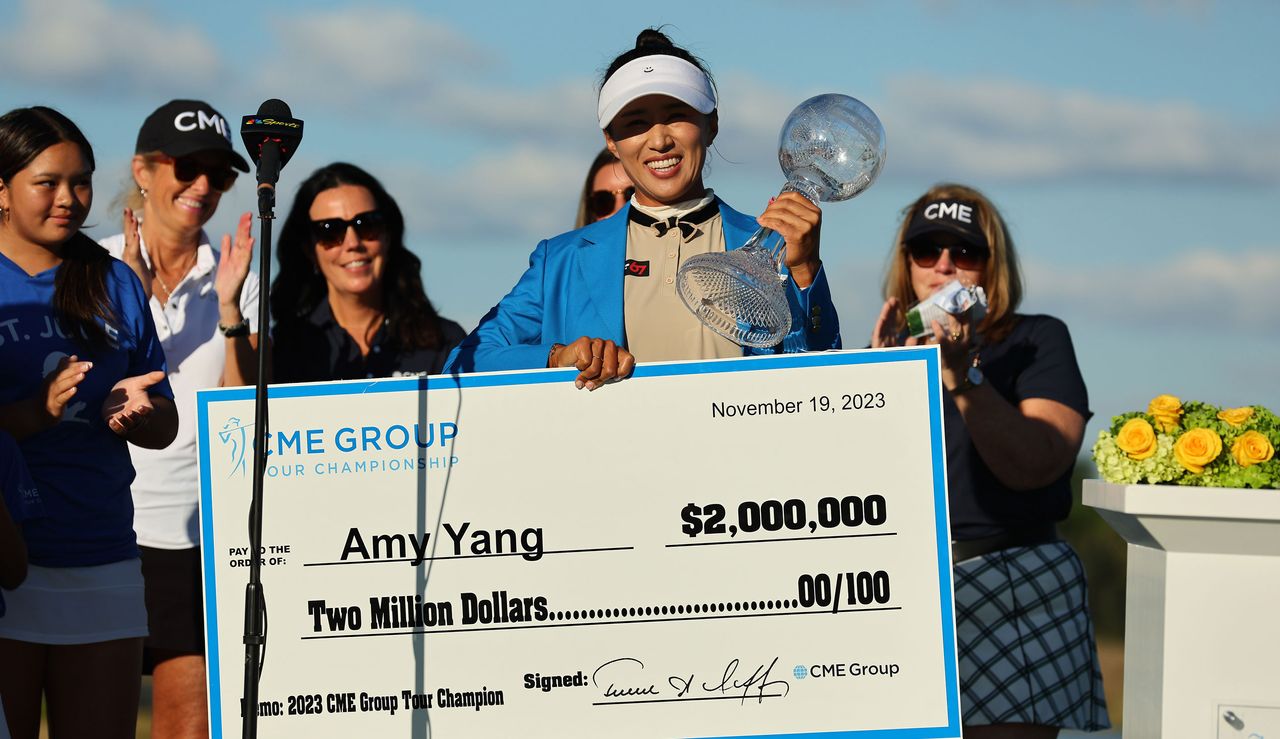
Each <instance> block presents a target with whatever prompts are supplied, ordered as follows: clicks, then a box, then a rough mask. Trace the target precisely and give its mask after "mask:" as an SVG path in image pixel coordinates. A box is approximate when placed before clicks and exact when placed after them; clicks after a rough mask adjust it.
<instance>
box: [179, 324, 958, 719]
mask: <svg viewBox="0 0 1280 739" xmlns="http://www.w3.org/2000/svg"><path fill="white" fill-rule="evenodd" d="M937 361H938V360H937V353H936V350H935V349H933V348H931V347H930V348H911V349H899V350H877V351H861V352H831V353H824V354H805V355H787V356H776V357H761V358H745V359H732V360H723V361H709V362H695V363H672V364H653V365H642V366H640V367H639V368H638V369H637V370H636V373H635V377H633V378H631V379H629V380H626V381H624V382H620V383H616V384H613V385H610V386H608V387H605V388H603V389H601V390H598V391H596V392H586V391H580V390H576V389H575V388H574V386H573V383H572V377H573V371H572V370H558V371H556V370H551V371H532V372H515V373H498V374H483V375H468V376H462V377H457V378H454V377H430V378H423V379H418V378H413V379H388V380H379V381H366V382H342V383H324V384H311V385H293V386H280V387H273V388H272V389H271V391H270V395H271V409H270V429H269V431H270V433H269V437H268V447H269V449H270V456H269V460H268V461H269V464H268V466H267V478H266V483H265V495H264V499H265V505H264V523H263V547H262V550H261V551H259V552H258V553H257V555H256V556H258V557H259V558H260V559H261V561H262V580H263V587H264V591H265V594H266V603H267V610H268V624H269V625H268V635H267V644H268V646H267V652H266V660H265V665H264V670H263V674H262V680H261V683H260V690H259V701H258V704H257V705H255V706H244V705H242V700H241V695H242V689H243V685H242V681H243V680H242V676H243V664H244V646H243V644H242V640H241V637H242V635H243V628H244V590H245V588H244V586H245V583H246V581H247V577H248V564H249V563H250V561H251V559H250V558H251V557H253V556H255V555H254V554H253V553H251V552H249V550H248V533H247V526H246V517H247V515H246V514H247V511H248V507H249V500H250V494H251V488H252V485H251V477H252V470H253V464H252V458H251V457H252V453H251V451H250V450H251V449H252V438H253V436H252V434H253V428H252V423H253V421H252V419H253V417H254V414H253V392H252V389H251V388H234V389H224V390H214V391H208V392H202V393H200V395H199V402H198V408H199V419H198V422H199V424H200V432H201V433H200V436H201V439H200V441H201V451H200V463H201V490H202V497H201V502H202V506H203V508H202V525H203V553H204V578H205V599H206V608H207V640H208V650H209V651H208V659H209V692H210V701H209V702H210V710H211V720H212V721H211V725H212V729H213V735H214V736H238V735H239V726H240V724H241V721H242V714H241V711H243V710H255V711H258V713H259V719H258V732H259V736H262V737H286V736H287V737H307V738H308V739H313V738H317V737H364V736H378V737H427V736H431V737H436V738H437V739H453V738H454V737H512V736H519V737H544V736H545V737H677V736H680V737H728V736H748V735H749V736H803V735H808V734H821V735H822V736H823V737H837V736H839V737H858V736H864V735H866V736H870V735H871V733H872V732H875V734H874V735H875V736H876V737H959V736H960V714H959V700H958V688H957V676H956V658H955V645H954V642H955V638H954V626H953V623H954V622H953V616H952V609H953V602H952V593H951V568H950V563H949V555H948V535H947V530H948V529H947V505H946V487H945V486H946V483H945V479H946V476H945V470H944V460H943V446H942V420H941V419H942V413H941V390H940V387H939V382H938V368H937Z"/></svg>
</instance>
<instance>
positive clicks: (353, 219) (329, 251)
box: [271, 162, 466, 382]
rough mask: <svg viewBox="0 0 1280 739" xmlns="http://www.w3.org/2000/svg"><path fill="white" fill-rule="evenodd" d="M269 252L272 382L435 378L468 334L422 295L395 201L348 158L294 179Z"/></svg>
mask: <svg viewBox="0 0 1280 739" xmlns="http://www.w3.org/2000/svg"><path fill="white" fill-rule="evenodd" d="M276 255H277V258H278V259H279V261H280V275H279V276H278V277H277V278H276V279H275V281H274V282H272V284H271V313H272V315H273V317H274V318H275V321H276V325H275V328H274V330H273V331H272V340H273V342H274V350H273V367H274V370H273V375H274V380H275V381H276V382H311V381H320V380H348V379H362V378H370V377H393V376H404V375H415V376H416V375H427V374H436V373H439V372H440V371H441V369H442V368H443V366H444V360H445V357H446V356H447V355H448V353H449V350H450V349H452V348H453V347H454V345H456V344H457V343H458V341H460V340H461V339H462V337H463V336H464V335H465V334H466V332H465V331H463V330H462V327H461V326H459V325H458V324H456V323H454V322H453V321H450V320H448V319H445V318H442V317H440V315H439V314H437V313H436V310H435V308H434V307H433V306H432V305H431V301H430V300H429V299H428V298H427V294H426V292H425V290H423V287H422V262H421V260H419V259H418V257H417V256H416V255H414V253H413V252H411V251H409V249H408V247H406V246H405V243H404V216H403V215H402V214H401V212H400V206H398V205H396V201H395V200H394V199H393V198H392V197H391V196H390V195H389V194H388V193H387V191H386V189H385V188H383V186H382V183H381V182H379V181H378V180H377V179H376V178H375V177H374V176H373V175H371V174H369V173H368V172H366V171H364V170H363V169H360V168H359V167H357V166H355V165H353V164H347V163H344V162H335V163H334V164H330V165H327V166H324V167H321V168H320V169H318V170H316V171H315V172H312V173H311V175H310V176H309V177H307V179H306V180H304V181H303V182H302V184H301V185H300V186H299V187H298V193H297V195H296V196H295V197H294V199H293V205H292V207H291V208H290V209H289V215H288V217H287V218H286V219H285V221H284V226H283V228H281V231H280V240H279V243H278V246H277V249H276Z"/></svg>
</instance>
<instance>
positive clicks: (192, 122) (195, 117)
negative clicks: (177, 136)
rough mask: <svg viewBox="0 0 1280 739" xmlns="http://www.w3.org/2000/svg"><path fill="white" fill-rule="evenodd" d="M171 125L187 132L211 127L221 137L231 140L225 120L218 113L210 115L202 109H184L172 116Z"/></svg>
mask: <svg viewBox="0 0 1280 739" xmlns="http://www.w3.org/2000/svg"><path fill="white" fill-rule="evenodd" d="M173 127H174V128H176V129H178V130H179V131H182V132H183V133H187V132H188V131H195V130H196V129H199V130H201V131H203V130H204V129H206V128H212V129H213V130H215V131H217V132H218V133H220V134H222V137H223V138H225V139H227V140H228V141H230V140H231V131H230V129H228V128H227V122H226V121H225V120H224V119H223V118H222V116H220V115H218V114H216V113H215V114H213V115H210V114H208V113H205V112H204V111H203V110H185V111H183V112H181V113H179V114H177V115H176V116H174V117H173Z"/></svg>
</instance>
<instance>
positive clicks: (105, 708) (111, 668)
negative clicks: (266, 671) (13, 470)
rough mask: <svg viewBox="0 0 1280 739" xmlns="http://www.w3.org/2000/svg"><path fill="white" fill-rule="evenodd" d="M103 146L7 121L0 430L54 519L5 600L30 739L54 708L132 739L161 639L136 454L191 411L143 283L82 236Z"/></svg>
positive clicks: (10, 694) (29, 528) (77, 726)
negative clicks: (175, 389)
mask: <svg viewBox="0 0 1280 739" xmlns="http://www.w3.org/2000/svg"><path fill="white" fill-rule="evenodd" d="M93 169H94V160H93V149H92V147H90V146H89V142H88V141H87V140H86V139H85V137H84V135H83V134H82V133H81V132H80V130H79V129H78V128H76V125H75V124H74V123H72V122H71V121H70V120H69V119H68V118H67V117H66V116H64V115H62V114H61V113H58V112H57V111H55V110H51V109H49V108H43V107H35V108H19V109H17V110H13V111H10V112H9V113H6V114H5V115H4V116H0V316H3V319H2V320H3V325H4V326H5V328H6V331H5V334H4V341H3V343H0V430H3V431H6V432H8V433H10V434H12V435H13V436H14V438H16V439H17V440H18V442H19V446H20V448H21V450H22V454H23V456H24V457H25V458H26V461H27V464H28V465H29V467H30V470H31V475H32V477H33V478H34V480H35V483H36V485H37V486H38V488H39V491H40V495H41V499H42V503H43V507H44V513H45V515H44V516H43V517H41V518H33V519H30V520H28V521H26V522H24V523H23V525H22V534H23V538H24V540H25V541H26V544H27V547H28V556H29V559H30V567H29V569H28V572H27V578H26V581H25V582H24V583H23V584H22V585H21V586H20V587H18V588H17V589H15V590H13V591H11V592H8V593H6V594H5V600H6V611H5V615H4V617H3V618H0V665H4V667H3V669H0V699H3V701H4V705H5V712H6V714H7V717H8V721H9V728H10V730H11V731H12V733H13V735H14V736H15V737H19V739H34V737H36V736H37V734H38V733H39V730H40V705H41V699H42V697H43V698H44V700H45V702H46V703H47V705H48V716H49V728H50V732H51V734H52V736H54V737H55V738H56V737H81V736H98V737H132V736H133V734H134V726H135V723H136V720H137V709H138V692H139V687H140V681H141V677H140V675H141V661H142V637H144V636H145V635H146V634H147V614H146V608H145V605H144V601H143V581H142V571H141V568H140V566H139V561H138V547H137V543H136V540H135V537H134V533H133V504H132V500H131V498H130V491H129V485H130V483H131V482H132V480H133V476H134V472H133V466H132V464H131V463H130V460H129V448H128V445H129V444H130V443H132V444H135V445H137V446H141V447H146V448H151V449H160V448H163V447H165V446H167V445H168V444H169V443H171V442H172V441H173V438H174V435H175V434H176V432H177V427H178V415H177V411H176V410H175V407H174V403H173V393H172V391H171V390H170V388H169V384H168V381H167V380H166V379H165V362H164V353H163V351H162V350H161V348H160V342H159V341H158V339H157V337H156V330H155V326H154V324H153V323H152V320H151V314H150V312H149V311H148V310H147V299H146V295H145V294H144V293H143V289H142V285H141V284H140V283H139V281H138V278H137V277H136V276H135V275H134V274H133V272H132V271H131V270H130V268H129V267H128V266H126V265H125V264H124V263H122V262H119V261H116V260H115V259H112V258H111V257H110V256H109V255H108V254H107V252H106V250H105V249H103V248H102V247H101V246H99V245H98V244H96V243H94V242H93V241H92V240H91V239H90V238H89V237H87V236H85V235H83V234H82V233H80V226H81V225H82V224H83V223H84V219H85V216H86V215H87V214H88V213H89V207H90V205H91V203H92V200H93V183H92V179H93Z"/></svg>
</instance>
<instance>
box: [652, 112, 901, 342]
mask: <svg viewBox="0 0 1280 739" xmlns="http://www.w3.org/2000/svg"><path fill="white" fill-rule="evenodd" d="M884 157H885V146H884V127H883V126H882V125H881V124H880V119H879V118H877V117H876V114H875V113H874V112H872V110H871V109H870V108H868V107H867V106H866V105H864V104H863V103H861V102H860V101H858V100H856V99H854V98H851V97H849V96H848V95H840V94H837V93H828V94H825V95H818V96H816V97H812V98H809V99H808V100H806V101H804V102H803V103H801V104H800V105H799V106H797V107H796V109H795V110H793V111H792V112H791V115H790V116H788V117H787V120H786V123H784V124H783V125H782V132H781V134H779V137H778V163H779V164H780V165H781V166H782V172H783V174H784V175H786V177H787V184H786V185H785V186H783V188H782V191H783V192H787V191H791V192H798V193H800V194H801V195H804V196H805V197H806V198H808V199H809V200H811V201H813V202H815V203H816V202H818V201H823V202H838V201H841V200H848V199H849V198H852V197H853V196H855V195H857V194H858V193H861V192H862V191H863V190H866V189H867V188H868V187H870V186H871V183H872V182H874V181H875V179H876V177H877V176H879V174H880V169H881V168H882V167H883V166H884ZM784 248H785V243H784V242H783V240H782V237H781V236H779V235H778V234H777V233H776V232H774V231H773V230H772V229H768V228H761V229H760V230H758V231H756V233H755V234H754V235H753V236H752V237H751V238H750V239H749V240H748V241H747V243H746V244H745V245H743V246H742V247H741V248H739V249H734V250H731V251H728V252H725V253H723V254H700V255H698V256H695V257H691V258H690V259H689V260H688V261H687V262H685V263H684V265H683V266H682V267H681V268H680V272H679V273H678V274H677V276H676V280H677V283H678V285H679V288H680V298H681V299H682V300H683V301H684V304H685V306H686V307H688V308H689V310H690V311H692V312H693V313H694V315H696V316H697V317H698V320H700V321H702V323H703V324H704V325H706V326H707V327H708V328H710V329H711V330H713V331H715V332H716V333H718V334H720V335H721V336H724V337H725V338H727V339H729V340H730V341H733V342H735V343H737V344H740V345H742V346H749V347H755V348H768V347H771V346H775V345H777V344H778V342H780V341H782V337H784V336H785V335H786V334H787V331H788V330H789V328H790V326H791V310H790V307H789V306H788V304H787V293H786V275H784V274H782V267H781V265H782V263H783V260H782V250H783V249H784Z"/></svg>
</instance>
